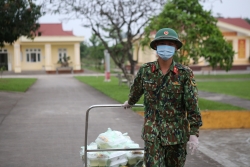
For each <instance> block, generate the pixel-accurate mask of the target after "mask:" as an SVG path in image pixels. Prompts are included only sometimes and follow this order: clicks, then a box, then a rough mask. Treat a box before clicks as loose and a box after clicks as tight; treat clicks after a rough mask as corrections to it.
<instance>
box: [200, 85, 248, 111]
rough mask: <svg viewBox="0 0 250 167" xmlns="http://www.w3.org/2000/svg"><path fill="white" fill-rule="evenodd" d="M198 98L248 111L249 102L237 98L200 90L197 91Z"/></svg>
mask: <svg viewBox="0 0 250 167" xmlns="http://www.w3.org/2000/svg"><path fill="white" fill-rule="evenodd" d="M249 93H250V92H249ZM199 97H200V98H204V99H207V100H212V101H217V102H221V103H227V104H231V105H233V106H238V107H242V108H245V109H247V110H250V100H246V99H242V98H239V97H235V96H230V95H225V94H219V93H211V92H205V91H200V90H199Z"/></svg>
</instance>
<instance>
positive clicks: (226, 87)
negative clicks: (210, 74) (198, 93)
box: [197, 80, 250, 100]
mask: <svg viewBox="0 0 250 167" xmlns="http://www.w3.org/2000/svg"><path fill="white" fill-rule="evenodd" d="M197 84H198V85H197V86H198V89H199V90H203V91H208V92H215V93H223V94H227V95H233V96H238V97H241V98H244V99H249V100H250V80H249V81H244V80H242V81H230V82H229V81H220V82H216V81H214V82H197Z"/></svg>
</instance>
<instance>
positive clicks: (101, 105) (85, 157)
mask: <svg viewBox="0 0 250 167" xmlns="http://www.w3.org/2000/svg"><path fill="white" fill-rule="evenodd" d="M100 107H110V108H111V107H123V105H122V104H100V105H92V106H90V107H89V108H88V110H87V111H86V121H85V141H84V165H85V167H87V152H98V151H133V150H144V148H127V149H96V150H88V149H87V145H88V144H87V143H88V141H87V140H88V122H89V112H90V110H91V109H93V108H100ZM132 107H143V105H142V104H135V105H133V106H132Z"/></svg>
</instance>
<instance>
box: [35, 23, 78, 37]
mask: <svg viewBox="0 0 250 167" xmlns="http://www.w3.org/2000/svg"><path fill="white" fill-rule="evenodd" d="M37 32H38V33H41V36H74V34H73V32H72V31H64V30H63V28H62V23H46V24H44V23H40V28H39V29H38V30H37Z"/></svg>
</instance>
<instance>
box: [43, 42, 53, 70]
mask: <svg viewBox="0 0 250 167" xmlns="http://www.w3.org/2000/svg"><path fill="white" fill-rule="evenodd" d="M51 70H52V65H51V44H45V71H51Z"/></svg>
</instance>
